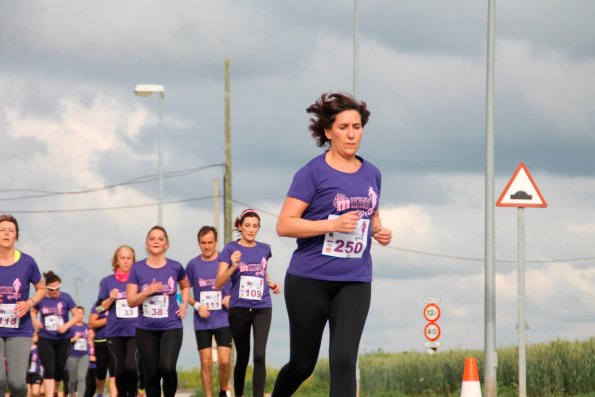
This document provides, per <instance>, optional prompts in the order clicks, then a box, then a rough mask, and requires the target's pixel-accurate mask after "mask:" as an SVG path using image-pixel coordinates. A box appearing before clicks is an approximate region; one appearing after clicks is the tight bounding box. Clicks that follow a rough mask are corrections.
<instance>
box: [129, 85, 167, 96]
mask: <svg viewBox="0 0 595 397" xmlns="http://www.w3.org/2000/svg"><path fill="white" fill-rule="evenodd" d="M134 94H135V95H137V96H151V95H153V94H159V95H161V97H162V98H163V97H164V96H165V87H163V85H162V84H138V85H137V86H136V88H135V89H134Z"/></svg>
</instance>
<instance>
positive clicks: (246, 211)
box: [240, 208, 260, 219]
mask: <svg viewBox="0 0 595 397" xmlns="http://www.w3.org/2000/svg"><path fill="white" fill-rule="evenodd" d="M250 212H252V213H255V214H256V215H257V216H258V217H260V215H258V211H256V210H254V209H252V208H247V209H245V210H244V211H242V213H241V214H240V219H242V218H243V217H244V215H246V214H248V213H250Z"/></svg>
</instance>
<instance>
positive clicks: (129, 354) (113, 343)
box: [107, 336, 138, 397]
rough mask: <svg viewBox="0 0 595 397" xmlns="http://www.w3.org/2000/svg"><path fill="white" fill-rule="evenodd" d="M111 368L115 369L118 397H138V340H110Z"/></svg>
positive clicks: (132, 337) (108, 343)
mask: <svg viewBox="0 0 595 397" xmlns="http://www.w3.org/2000/svg"><path fill="white" fill-rule="evenodd" d="M107 346H108V349H109V353H110V367H111V368H114V375H116V387H117V388H118V397H136V387H137V385H138V372H137V370H136V338H135V337H134V336H129V337H117V338H109V340H108V342H107Z"/></svg>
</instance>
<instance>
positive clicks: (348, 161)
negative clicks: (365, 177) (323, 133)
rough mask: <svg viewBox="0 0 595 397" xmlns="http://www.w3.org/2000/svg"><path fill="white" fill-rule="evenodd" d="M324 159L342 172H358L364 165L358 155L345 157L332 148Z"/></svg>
mask: <svg viewBox="0 0 595 397" xmlns="http://www.w3.org/2000/svg"><path fill="white" fill-rule="evenodd" d="M324 159H325V160H326V163H327V164H328V165H329V166H330V167H332V168H334V169H336V170H337V171H341V172H348V173H353V172H357V171H358V170H359V169H360V168H361V166H362V162H361V161H360V159H358V158H357V156H355V155H354V156H353V157H345V156H342V155H340V154H339V153H336V152H334V151H332V150H329V151H328V152H326V156H325V157H324Z"/></svg>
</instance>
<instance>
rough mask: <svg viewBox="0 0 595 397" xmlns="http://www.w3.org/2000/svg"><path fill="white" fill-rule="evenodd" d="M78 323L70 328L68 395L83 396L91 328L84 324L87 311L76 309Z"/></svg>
mask: <svg viewBox="0 0 595 397" xmlns="http://www.w3.org/2000/svg"><path fill="white" fill-rule="evenodd" d="M75 312H76V317H77V319H78V321H77V322H76V323H75V324H74V325H73V326H72V327H71V328H70V330H71V332H72V336H71V337H70V352H69V354H68V359H67V360H66V369H67V370H68V394H69V395H71V396H73V397H74V396H75V395H76V394H75V391H76V390H78V392H79V395H81V396H82V395H83V394H84V393H85V389H86V380H87V369H88V368H89V326H88V325H87V324H85V323H84V322H83V317H84V315H85V309H84V308H83V307H82V306H77V307H76V308H75Z"/></svg>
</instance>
